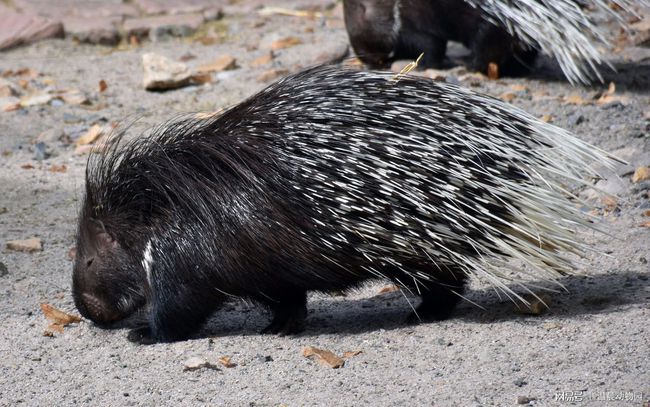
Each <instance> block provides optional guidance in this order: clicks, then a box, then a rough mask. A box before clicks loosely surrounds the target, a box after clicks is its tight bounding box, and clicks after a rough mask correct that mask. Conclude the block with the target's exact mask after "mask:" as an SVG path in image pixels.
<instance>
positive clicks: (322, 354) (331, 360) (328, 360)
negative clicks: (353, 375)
mask: <svg viewBox="0 0 650 407" xmlns="http://www.w3.org/2000/svg"><path fill="white" fill-rule="evenodd" d="M302 355H303V356H304V357H306V358H310V359H312V360H316V361H317V362H318V363H320V364H321V365H323V366H327V367H331V368H332V369H338V368H339V367H342V366H343V365H344V364H345V361H344V360H343V359H341V358H340V357H338V356H336V355H335V354H334V353H332V352H330V351H328V350H324V349H318V348H314V347H313V346H307V347H306V348H304V349H303V351H302Z"/></svg>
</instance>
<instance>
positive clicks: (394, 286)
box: [379, 284, 399, 294]
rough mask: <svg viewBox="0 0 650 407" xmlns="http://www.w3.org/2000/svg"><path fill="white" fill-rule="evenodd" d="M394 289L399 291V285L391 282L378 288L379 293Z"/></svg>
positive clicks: (391, 291) (390, 291)
mask: <svg viewBox="0 0 650 407" xmlns="http://www.w3.org/2000/svg"><path fill="white" fill-rule="evenodd" d="M395 291H399V287H397V286H396V285H395V284H391V285H387V286H385V287H382V289H381V290H379V294H385V293H393V292H395Z"/></svg>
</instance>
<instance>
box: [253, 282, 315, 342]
mask: <svg viewBox="0 0 650 407" xmlns="http://www.w3.org/2000/svg"><path fill="white" fill-rule="evenodd" d="M262 302H264V304H266V305H267V306H268V307H269V308H270V309H271V311H272V312H273V320H272V321H271V323H270V324H269V325H268V326H267V327H266V328H264V329H263V330H262V332H261V333H263V334H279V335H291V334H297V333H300V332H302V331H303V330H304V329H305V318H306V317H307V293H306V292H305V291H294V292H290V293H287V294H283V295H282V296H281V297H279V298H274V299H269V298H265V299H264V300H262Z"/></svg>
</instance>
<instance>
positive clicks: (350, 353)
mask: <svg viewBox="0 0 650 407" xmlns="http://www.w3.org/2000/svg"><path fill="white" fill-rule="evenodd" d="M361 353H363V352H362V351H360V350H351V351H347V352H343V359H350V358H353V357H355V356H357V355H360V354H361Z"/></svg>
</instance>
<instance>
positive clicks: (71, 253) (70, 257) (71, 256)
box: [68, 247, 77, 260]
mask: <svg viewBox="0 0 650 407" xmlns="http://www.w3.org/2000/svg"><path fill="white" fill-rule="evenodd" d="M75 257H77V248H76V247H71V248H70V250H68V260H74V258H75Z"/></svg>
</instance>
